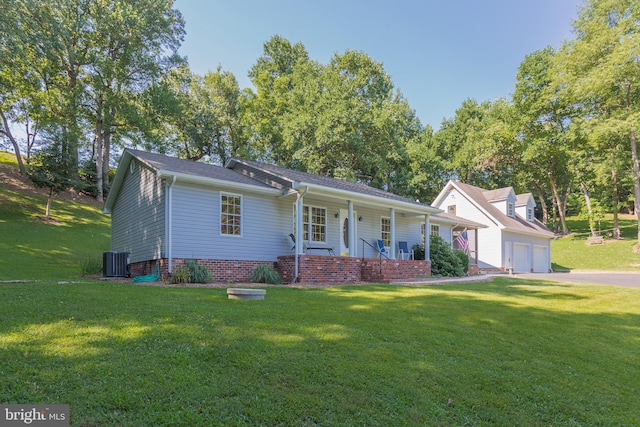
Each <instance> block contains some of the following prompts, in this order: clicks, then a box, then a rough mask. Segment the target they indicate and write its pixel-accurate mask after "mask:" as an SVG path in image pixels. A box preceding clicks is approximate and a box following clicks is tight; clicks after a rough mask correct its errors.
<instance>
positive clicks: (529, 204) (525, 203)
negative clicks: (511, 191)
mask: <svg viewBox="0 0 640 427" xmlns="http://www.w3.org/2000/svg"><path fill="white" fill-rule="evenodd" d="M535 208H536V201H535V199H534V198H533V194H531V193H525V194H518V195H517V197H516V213H517V214H518V215H520V216H521V217H522V218H524V219H526V220H527V221H529V222H533V221H534V219H535V217H534V210H535Z"/></svg>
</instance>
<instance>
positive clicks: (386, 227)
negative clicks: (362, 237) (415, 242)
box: [380, 217, 391, 246]
mask: <svg viewBox="0 0 640 427" xmlns="http://www.w3.org/2000/svg"><path fill="white" fill-rule="evenodd" d="M380 238H381V239H382V241H383V242H384V245H385V246H391V218H386V217H381V218H380Z"/></svg>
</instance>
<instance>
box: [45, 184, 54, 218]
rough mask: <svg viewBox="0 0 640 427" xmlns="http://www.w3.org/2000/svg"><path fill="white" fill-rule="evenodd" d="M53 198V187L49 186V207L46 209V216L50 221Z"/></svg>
mask: <svg viewBox="0 0 640 427" xmlns="http://www.w3.org/2000/svg"><path fill="white" fill-rule="evenodd" d="M51 199H53V187H49V197H48V198H47V208H46V209H45V211H44V217H45V219H46V220H47V221H49V214H50V213H51Z"/></svg>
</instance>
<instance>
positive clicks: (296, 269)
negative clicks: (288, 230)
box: [292, 187, 309, 283]
mask: <svg viewBox="0 0 640 427" xmlns="http://www.w3.org/2000/svg"><path fill="white" fill-rule="evenodd" d="M307 191H309V187H305V189H304V191H303V192H302V193H298V197H297V198H296V258H295V260H294V265H295V267H294V277H293V282H292V283H296V282H297V281H298V276H299V275H300V273H299V268H300V267H299V261H298V260H299V258H300V254H301V253H302V245H303V243H304V242H303V239H304V234H303V233H302V208H303V206H304V195H305V194H307Z"/></svg>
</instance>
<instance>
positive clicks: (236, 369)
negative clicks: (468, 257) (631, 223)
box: [0, 278, 640, 426]
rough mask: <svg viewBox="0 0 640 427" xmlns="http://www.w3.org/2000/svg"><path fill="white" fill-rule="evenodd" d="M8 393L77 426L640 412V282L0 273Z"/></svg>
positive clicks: (615, 420)
mask: <svg viewBox="0 0 640 427" xmlns="http://www.w3.org/2000/svg"><path fill="white" fill-rule="evenodd" d="M0 312H2V313H3V315H2V316H1V317H0V352H1V353H2V357H1V358H0V401H1V402H3V403H26V402H29V403H49V404H52V403H66V404H69V405H70V407H71V425H73V426H212V425H234V426H255V425H266V426H275V425H283V426H284V425H286V426H290V425H355V426H390V425H394V426H400V425H409V426H411V425H435V426H438V425H442V426H455V425H471V426H495V425H499V426H503V425H522V426H524V425H526V426H549V425H553V426H589V425H594V426H595V425H599V426H604V425H620V426H631V425H640V407H638V396H637V392H638V384H640V359H639V358H638V354H640V339H639V338H638V337H640V291H638V290H637V289H629V288H614V287H600V286H578V285H571V284H556V283H550V282H540V281H523V280H520V281H518V280H516V279H510V278H502V279H499V280H495V281H493V282H491V283H476V284H464V285H462V284H458V285H447V286H426V287H401V286H392V285H389V286H381V285H379V286H361V287H356V286H350V287H336V288H327V289H294V288H284V287H275V286H274V287H268V288H267V298H266V299H265V300H264V301H237V300H228V299H227V297H226V293H225V289H220V288H164V287H153V286H140V285H131V284H121V283H98V282H87V283H75V284H50V283H37V284H2V285H0Z"/></svg>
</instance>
